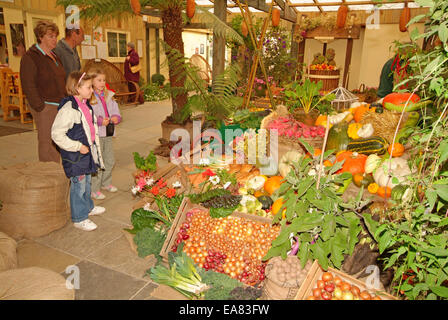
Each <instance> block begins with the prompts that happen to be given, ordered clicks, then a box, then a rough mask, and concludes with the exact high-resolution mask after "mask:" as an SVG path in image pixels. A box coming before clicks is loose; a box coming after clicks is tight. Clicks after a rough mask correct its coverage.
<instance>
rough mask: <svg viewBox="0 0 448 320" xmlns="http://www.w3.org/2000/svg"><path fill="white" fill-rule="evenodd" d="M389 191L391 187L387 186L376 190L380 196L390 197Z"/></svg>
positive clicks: (390, 191)
mask: <svg viewBox="0 0 448 320" xmlns="http://www.w3.org/2000/svg"><path fill="white" fill-rule="evenodd" d="M391 193H392V189H391V188H389V187H379V188H378V191H377V192H376V194H377V195H379V196H380V197H381V198H390V195H391Z"/></svg>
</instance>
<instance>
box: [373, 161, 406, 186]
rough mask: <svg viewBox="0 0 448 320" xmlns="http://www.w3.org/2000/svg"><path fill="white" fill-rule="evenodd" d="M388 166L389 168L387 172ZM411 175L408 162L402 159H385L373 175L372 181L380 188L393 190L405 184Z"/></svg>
mask: <svg viewBox="0 0 448 320" xmlns="http://www.w3.org/2000/svg"><path fill="white" fill-rule="evenodd" d="M389 165H390V166H391V168H390V170H389ZM410 174H411V169H410V168H409V165H408V162H407V161H406V160H405V159H403V158H392V159H386V160H385V161H384V162H383V163H382V164H381V165H380V166H379V167H378V168H377V169H376V171H375V172H374V173H373V179H374V180H375V182H376V183H377V184H378V185H379V186H380V187H389V188H391V189H392V188H393V187H395V186H396V185H398V184H402V183H404V182H406V177H407V176H408V175H410Z"/></svg>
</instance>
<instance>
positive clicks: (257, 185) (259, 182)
mask: <svg viewBox="0 0 448 320" xmlns="http://www.w3.org/2000/svg"><path fill="white" fill-rule="evenodd" d="M265 182H266V178H265V177H263V176H255V177H253V178H251V179H249V180H248V181H247V182H246V187H247V188H248V189H252V190H254V191H257V190H260V189H262V188H263V186H264V184H265Z"/></svg>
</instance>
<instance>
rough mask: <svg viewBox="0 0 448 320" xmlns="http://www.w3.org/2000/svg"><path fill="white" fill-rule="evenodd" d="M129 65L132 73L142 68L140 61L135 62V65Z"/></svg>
mask: <svg viewBox="0 0 448 320" xmlns="http://www.w3.org/2000/svg"><path fill="white" fill-rule="evenodd" d="M130 67H131V72H132V73H137V72H139V71H140V70H142V66H141V65H140V63H139V64H137V65H135V66H130Z"/></svg>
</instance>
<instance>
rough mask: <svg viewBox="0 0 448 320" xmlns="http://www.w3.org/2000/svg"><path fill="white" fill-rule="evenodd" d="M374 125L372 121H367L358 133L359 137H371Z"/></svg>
mask: <svg viewBox="0 0 448 320" xmlns="http://www.w3.org/2000/svg"><path fill="white" fill-rule="evenodd" d="M373 132H374V129H373V126H372V124H371V123H367V124H365V125H363V126H362V127H361V128H360V129H359V130H358V132H357V133H356V134H357V135H358V137H360V138H370V137H371V136H373Z"/></svg>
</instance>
